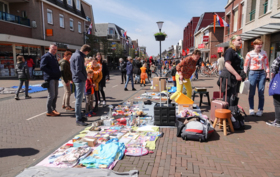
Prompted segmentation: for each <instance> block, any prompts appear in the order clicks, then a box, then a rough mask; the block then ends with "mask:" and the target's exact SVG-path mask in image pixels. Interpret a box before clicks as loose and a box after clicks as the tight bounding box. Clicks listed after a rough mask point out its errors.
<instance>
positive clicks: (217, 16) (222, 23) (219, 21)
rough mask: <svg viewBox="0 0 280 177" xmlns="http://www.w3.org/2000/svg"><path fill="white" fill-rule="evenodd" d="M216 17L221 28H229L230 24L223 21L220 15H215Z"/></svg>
mask: <svg viewBox="0 0 280 177" xmlns="http://www.w3.org/2000/svg"><path fill="white" fill-rule="evenodd" d="M215 15H216V19H217V22H218V23H219V25H220V27H229V24H228V23H227V22H226V21H225V20H223V19H222V18H221V17H220V16H219V15H218V14H216V13H215Z"/></svg>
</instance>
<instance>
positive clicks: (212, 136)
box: [208, 131, 220, 141]
mask: <svg viewBox="0 0 280 177" xmlns="http://www.w3.org/2000/svg"><path fill="white" fill-rule="evenodd" d="M217 140H220V135H219V134H218V133H217V131H214V132H213V133H212V135H211V136H210V138H209V139H208V141H217Z"/></svg>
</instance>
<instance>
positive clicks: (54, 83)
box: [47, 80, 58, 113]
mask: <svg viewBox="0 0 280 177" xmlns="http://www.w3.org/2000/svg"><path fill="white" fill-rule="evenodd" d="M48 93H49V95H48V101H47V111H48V113H51V112H53V111H54V110H55V109H56V100H57V95H58V80H50V81H49V87H48Z"/></svg>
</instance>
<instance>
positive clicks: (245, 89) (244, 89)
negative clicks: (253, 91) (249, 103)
mask: <svg viewBox="0 0 280 177" xmlns="http://www.w3.org/2000/svg"><path fill="white" fill-rule="evenodd" d="M249 89H250V81H249V80H246V81H244V82H241V84H240V88H239V93H240V94H245V95H248V93H249Z"/></svg>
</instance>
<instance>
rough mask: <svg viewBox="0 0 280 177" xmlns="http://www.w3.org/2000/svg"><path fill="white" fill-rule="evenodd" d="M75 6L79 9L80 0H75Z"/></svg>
mask: <svg viewBox="0 0 280 177" xmlns="http://www.w3.org/2000/svg"><path fill="white" fill-rule="evenodd" d="M76 8H77V9H78V10H81V1H80V0H76Z"/></svg>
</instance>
